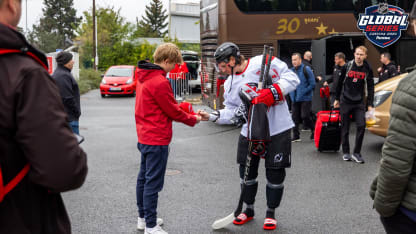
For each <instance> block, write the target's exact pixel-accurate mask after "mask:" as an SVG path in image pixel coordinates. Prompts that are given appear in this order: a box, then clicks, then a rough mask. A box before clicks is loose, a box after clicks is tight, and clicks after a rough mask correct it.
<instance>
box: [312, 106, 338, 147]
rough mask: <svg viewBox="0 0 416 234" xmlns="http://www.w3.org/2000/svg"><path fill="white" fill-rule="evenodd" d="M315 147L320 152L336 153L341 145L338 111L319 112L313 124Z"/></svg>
mask: <svg viewBox="0 0 416 234" xmlns="http://www.w3.org/2000/svg"><path fill="white" fill-rule="evenodd" d="M314 134H315V135H314V136H315V146H316V148H317V149H318V151H319V152H321V151H338V150H339V147H340V145H341V116H340V114H339V111H338V110H331V111H320V112H318V117H317V120H316V124H315V133H314Z"/></svg>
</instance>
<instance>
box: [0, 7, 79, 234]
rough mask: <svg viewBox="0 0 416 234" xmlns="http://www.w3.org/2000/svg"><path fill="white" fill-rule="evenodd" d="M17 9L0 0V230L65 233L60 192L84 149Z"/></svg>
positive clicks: (71, 181)
mask: <svg viewBox="0 0 416 234" xmlns="http://www.w3.org/2000/svg"><path fill="white" fill-rule="evenodd" d="M20 14H21V0H0V45H1V49H0V110H1V111H0V119H1V121H0V233H7V234H20V233H60V234H61V233H71V225H70V221H69V217H68V214H67V213H66V210H65V206H64V203H63V201H62V197H61V195H60V192H64V191H68V190H71V189H76V188H78V187H80V186H81V185H82V184H83V182H84V180H85V177H86V175H87V161H86V154H85V153H84V152H83V151H82V149H81V148H80V147H79V146H78V142H77V139H76V137H75V135H74V134H73V133H72V130H71V128H70V126H69V124H68V122H67V121H66V117H67V115H66V113H65V110H64V106H63V104H62V100H61V96H60V95H59V90H58V88H57V86H56V84H55V81H54V80H53V79H52V78H51V77H50V76H49V74H48V71H47V68H48V67H47V60H46V57H45V55H44V54H43V53H41V52H40V51H38V50H36V49H35V48H33V47H32V46H31V45H30V44H29V43H28V42H27V41H26V39H25V37H24V36H23V35H22V34H21V33H19V32H17V31H16V26H17V24H18V23H19V19H20Z"/></svg>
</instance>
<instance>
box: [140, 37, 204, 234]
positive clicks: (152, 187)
mask: <svg viewBox="0 0 416 234" xmlns="http://www.w3.org/2000/svg"><path fill="white" fill-rule="evenodd" d="M153 58H154V61H155V64H153V63H148V62H146V61H140V62H139V64H138V67H139V76H138V84H137V90H136V109H135V117H136V130H137V138H138V143H137V148H138V149H139V151H140V152H141V162H140V171H139V175H138V178H137V187H136V196H137V206H138V209H139V217H138V220H137V229H139V230H143V229H144V231H145V234H165V233H167V232H165V231H164V230H163V229H162V228H161V227H160V225H161V224H162V223H163V220H162V219H160V218H157V213H156V209H157V200H158V193H159V192H160V191H161V190H162V188H163V183H164V176H165V171H166V165H167V160H168V154H169V143H170V141H171V140H172V121H173V120H174V121H178V122H182V123H184V124H186V125H188V126H194V125H195V124H197V123H198V122H199V121H201V116H199V115H193V114H190V113H187V112H185V111H183V110H182V109H181V108H180V107H179V105H178V104H177V103H176V100H175V98H174V96H173V90H172V88H171V86H170V83H169V81H168V80H167V79H166V73H168V72H169V71H171V70H172V69H173V68H174V67H175V64H181V63H182V56H181V53H180V51H179V48H178V47H177V46H176V45H174V44H172V43H165V44H162V45H159V46H158V48H157V49H156V51H155V53H154V55H153Z"/></svg>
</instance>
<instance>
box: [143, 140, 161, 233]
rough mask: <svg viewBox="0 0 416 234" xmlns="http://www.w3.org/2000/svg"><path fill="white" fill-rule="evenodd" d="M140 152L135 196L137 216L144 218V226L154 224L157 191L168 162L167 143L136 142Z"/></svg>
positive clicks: (152, 225) (149, 226)
mask: <svg viewBox="0 0 416 234" xmlns="http://www.w3.org/2000/svg"><path fill="white" fill-rule="evenodd" d="M137 148H138V149H139V151H140V152H141V154H142V156H141V163H140V171H139V176H138V178H137V186H136V196H137V207H138V208H139V216H140V217H141V218H145V220H146V227H148V228H153V227H155V226H156V217H157V213H156V209H157V199H158V192H160V191H162V188H163V183H164V178H165V171H166V164H167V163H168V154H169V146H168V145H144V144H140V143H137Z"/></svg>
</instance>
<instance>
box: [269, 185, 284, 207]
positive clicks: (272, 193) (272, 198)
mask: <svg viewBox="0 0 416 234" xmlns="http://www.w3.org/2000/svg"><path fill="white" fill-rule="evenodd" d="M283 188H284V187H283V184H270V183H268V184H267V186H266V198H267V207H268V208H272V209H275V208H277V207H278V206H279V205H280V201H281V200H282V196H283Z"/></svg>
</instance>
